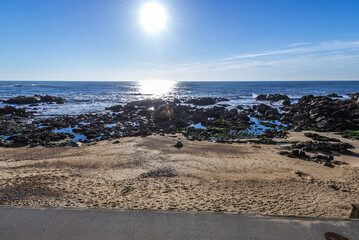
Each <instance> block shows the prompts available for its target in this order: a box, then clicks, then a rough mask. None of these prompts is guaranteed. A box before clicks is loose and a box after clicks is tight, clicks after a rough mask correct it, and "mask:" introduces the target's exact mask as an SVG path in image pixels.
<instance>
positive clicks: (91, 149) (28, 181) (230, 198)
mask: <svg viewBox="0 0 359 240" xmlns="http://www.w3.org/2000/svg"><path fill="white" fill-rule="evenodd" d="M320 134H321V135H326V136H331V137H335V138H339V139H340V140H342V141H343V142H349V143H351V144H353V145H354V146H355V147H356V148H355V149H353V150H352V151H353V153H354V154H352V155H341V156H338V157H335V159H336V160H339V161H344V162H346V163H348V165H340V166H335V168H329V167H325V166H323V165H321V164H318V163H313V162H308V161H304V160H300V159H293V158H288V157H286V156H282V155H279V154H278V152H279V150H280V147H281V146H279V145H263V144H260V145H258V144H253V143H244V144H219V143H211V142H199V141H188V140H185V138H184V137H183V136H181V135H166V136H159V135H156V136H148V137H127V138H121V139H119V141H120V143H118V144H113V142H114V140H112V141H101V142H99V143H98V144H96V145H92V146H88V145H87V144H83V145H82V146H81V147H79V148H74V147H65V148H44V147H36V148H26V147H25V148H1V149H0V205H13V206H36V207H88V208H116V209H153V210H178V211H211V212H212V211H214V212H218V211H220V212H239V213H244V214H265V215H267V214H269V215H294V216H313V217H328V218H348V217H349V214H350V211H351V205H350V204H351V203H358V199H359V158H358V154H359V141H353V140H349V139H343V138H341V137H340V136H338V135H335V134H333V133H320ZM179 139H180V140H181V142H183V144H184V147H183V148H181V149H177V148H175V147H173V145H174V144H175V143H176V142H177V141H178V140H179ZM285 140H286V141H288V140H289V141H292V140H297V141H298V140H299V141H308V140H310V139H308V138H306V137H304V136H303V133H291V135H290V138H289V139H285ZM283 141H284V139H283Z"/></svg>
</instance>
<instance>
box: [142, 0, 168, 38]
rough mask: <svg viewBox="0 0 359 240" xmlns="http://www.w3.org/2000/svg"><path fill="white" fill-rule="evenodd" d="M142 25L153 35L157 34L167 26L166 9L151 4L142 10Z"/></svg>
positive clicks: (154, 3) (144, 6) (157, 4)
mask: <svg viewBox="0 0 359 240" xmlns="http://www.w3.org/2000/svg"><path fill="white" fill-rule="evenodd" d="M140 16H141V24H142V26H143V27H144V28H145V29H146V30H147V31H148V32H151V33H156V32H159V31H160V30H162V29H163V28H164V27H165V26H166V22H167V14H166V10H165V8H164V7H163V6H162V5H161V4H159V3H156V2H149V3H146V4H144V5H143V7H142V9H141V13H140Z"/></svg>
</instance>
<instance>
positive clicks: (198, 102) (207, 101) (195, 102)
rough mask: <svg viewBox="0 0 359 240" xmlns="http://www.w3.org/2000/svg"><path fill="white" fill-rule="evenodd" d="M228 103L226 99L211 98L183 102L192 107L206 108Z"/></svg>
mask: <svg viewBox="0 0 359 240" xmlns="http://www.w3.org/2000/svg"><path fill="white" fill-rule="evenodd" d="M222 101H229V100H228V99H227V98H211V97H203V98H193V99H189V100H187V101H185V103H192V104H193V105H199V106H206V105H214V104H216V103H217V102H222Z"/></svg>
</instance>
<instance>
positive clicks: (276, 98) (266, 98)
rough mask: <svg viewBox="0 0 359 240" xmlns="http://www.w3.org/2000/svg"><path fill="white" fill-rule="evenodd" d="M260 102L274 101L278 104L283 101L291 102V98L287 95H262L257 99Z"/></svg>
mask: <svg viewBox="0 0 359 240" xmlns="http://www.w3.org/2000/svg"><path fill="white" fill-rule="evenodd" d="M256 99H257V100H258V101H272V102H278V101H281V100H290V98H289V97H288V96H287V95H282V94H278V93H277V94H260V95H258V96H257V97H256Z"/></svg>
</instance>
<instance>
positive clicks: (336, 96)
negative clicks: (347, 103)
mask: <svg viewBox="0 0 359 240" xmlns="http://www.w3.org/2000/svg"><path fill="white" fill-rule="evenodd" d="M328 97H333V98H342V97H343V96H339V95H338V94H336V93H331V94H328Z"/></svg>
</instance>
